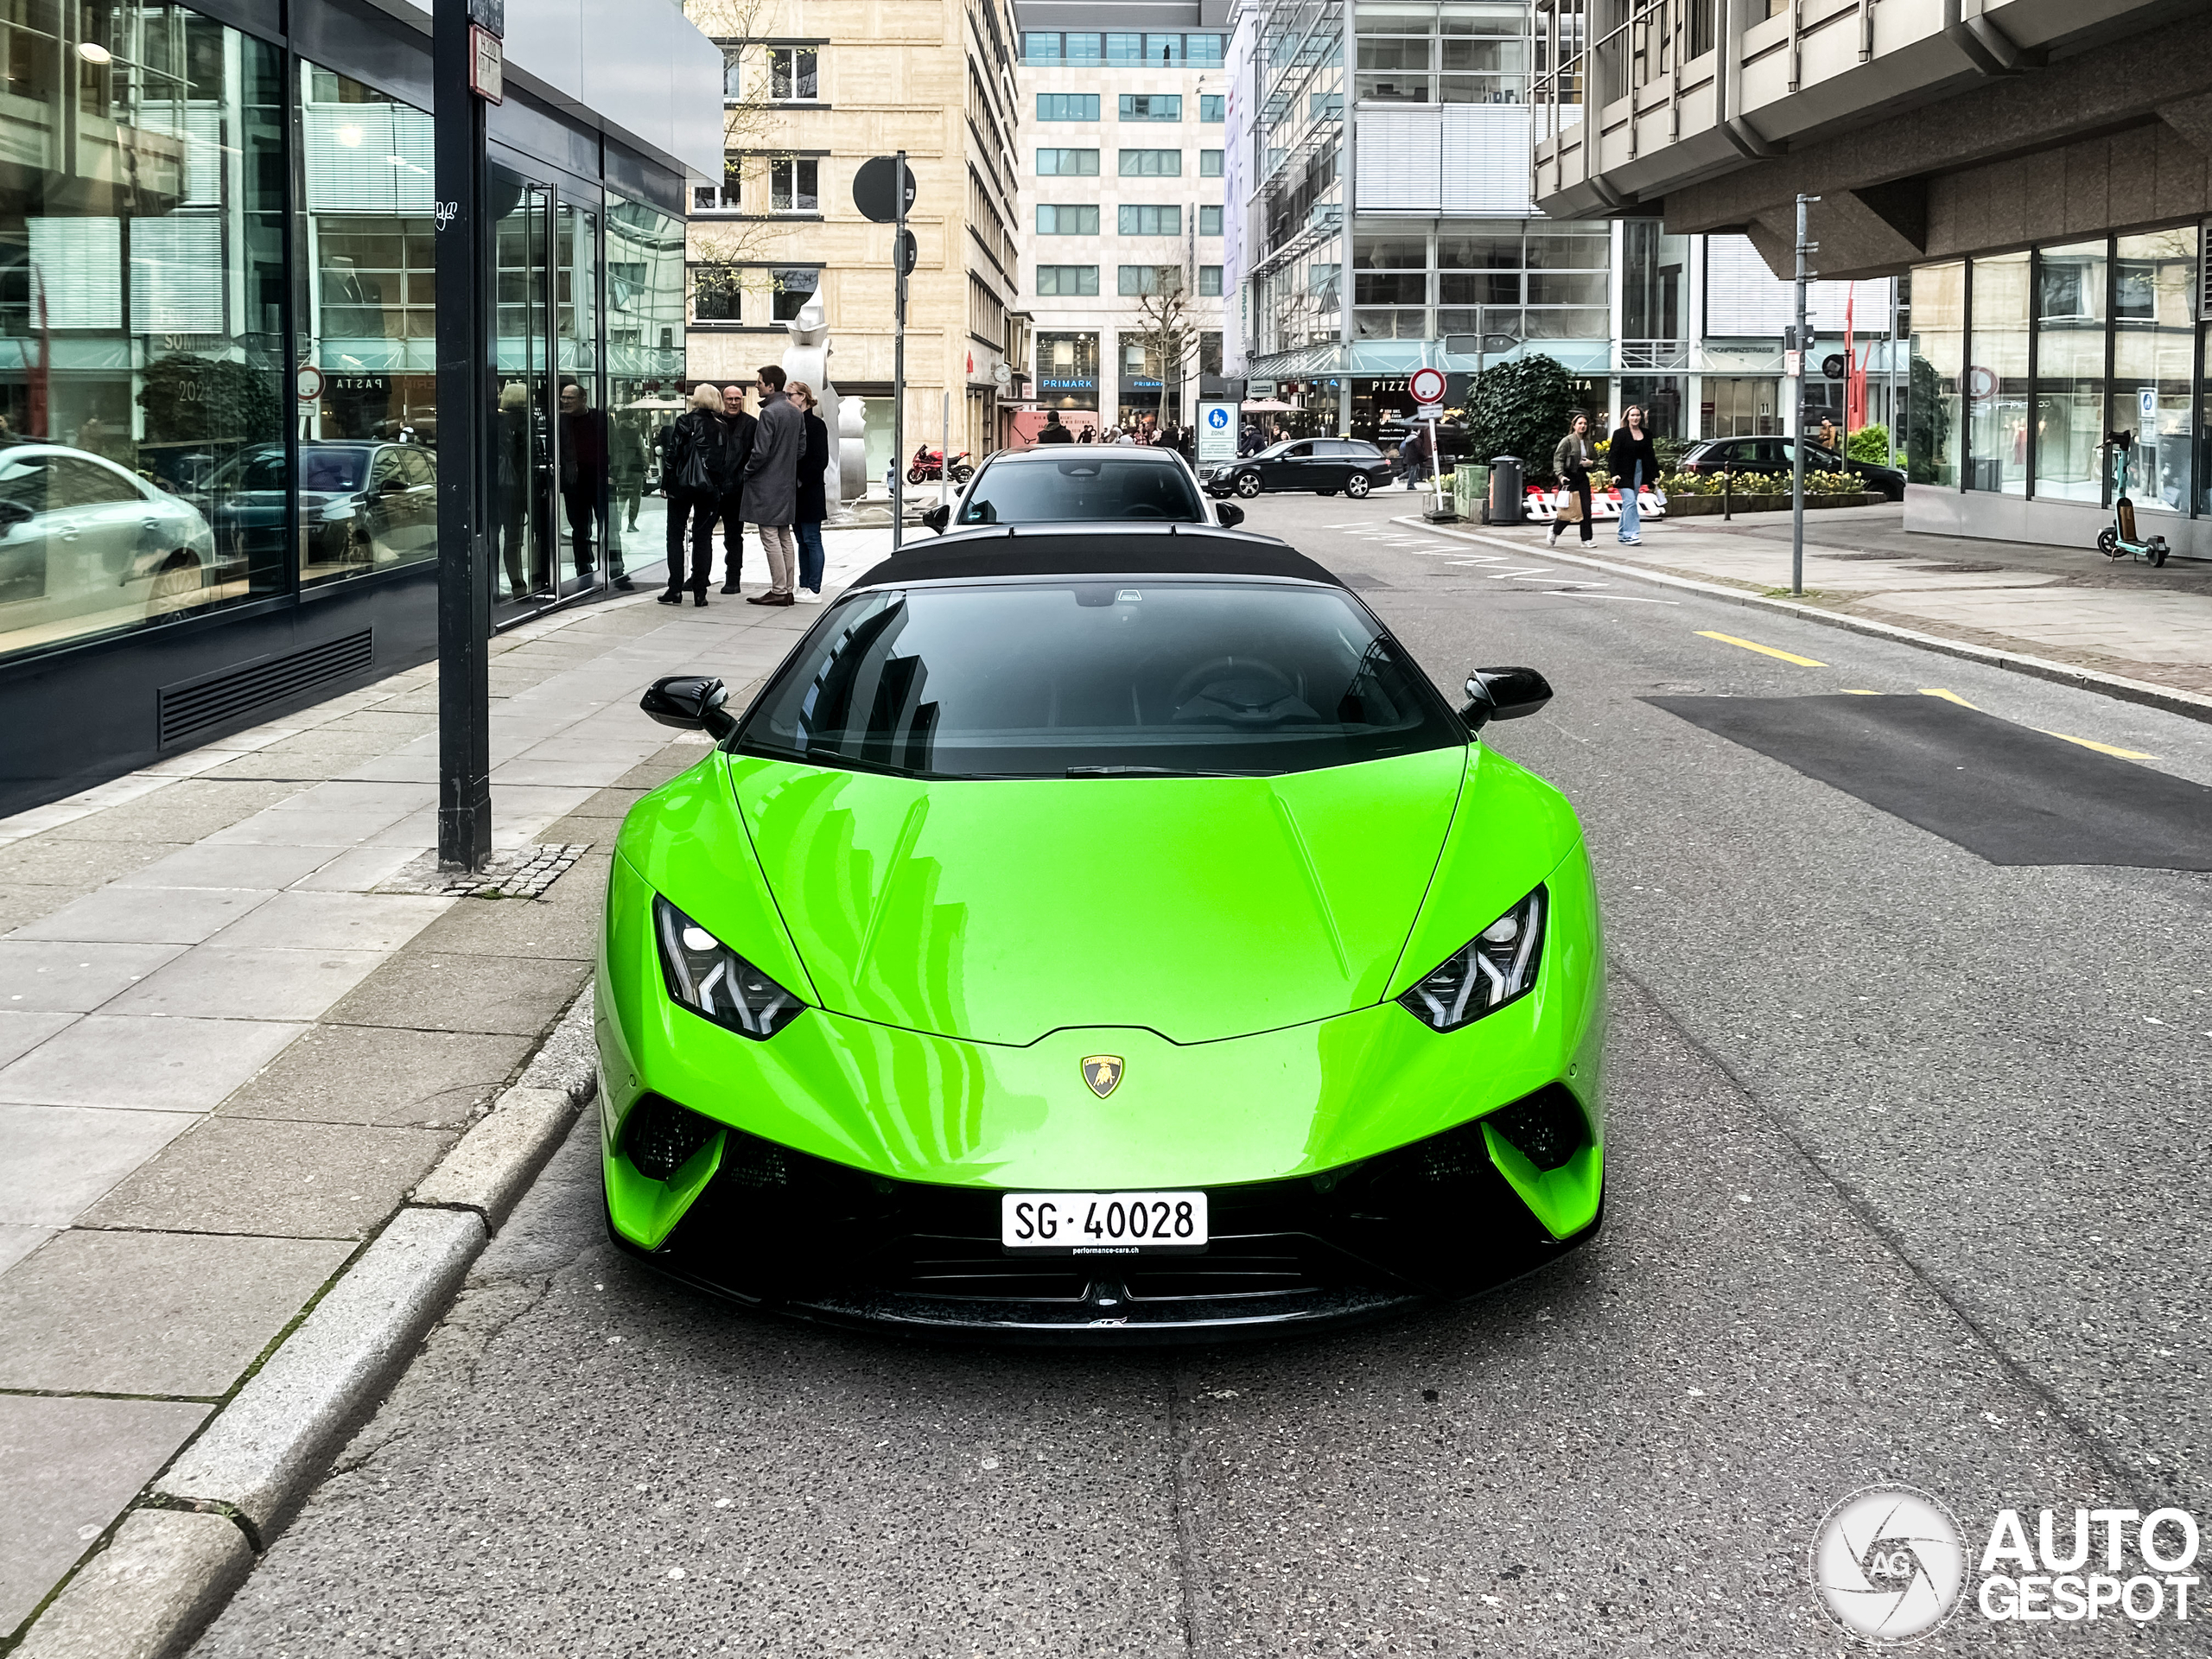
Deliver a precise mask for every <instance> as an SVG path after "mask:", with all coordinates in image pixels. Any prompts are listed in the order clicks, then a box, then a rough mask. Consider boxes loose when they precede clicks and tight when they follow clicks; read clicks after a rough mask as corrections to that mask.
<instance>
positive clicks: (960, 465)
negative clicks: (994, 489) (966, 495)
mask: <svg viewBox="0 0 2212 1659" xmlns="http://www.w3.org/2000/svg"><path fill="white" fill-rule="evenodd" d="M975 476H976V469H975V468H974V467H970V466H969V464H968V452H967V451H966V450H965V449H963V450H962V451H961V452H960V453H959V454H957V455H955V456H954V457H953V458H952V481H953V482H954V483H956V484H965V483H966V482H967V481H968V480H969V479H971V478H973V477H975ZM943 477H944V450H942V449H932V448H930V447H929V445H927V444H924V445H923V446H922V447H921V448H918V449H917V450H915V451H914V464H913V465H912V466H911V467H908V468H907V469H906V481H907V482H908V483H909V484H928V483H932V482H934V481H936V480H938V479H941V478H943Z"/></svg>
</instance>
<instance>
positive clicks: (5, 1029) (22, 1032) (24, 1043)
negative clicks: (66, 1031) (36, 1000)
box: [0, 1008, 77, 1065]
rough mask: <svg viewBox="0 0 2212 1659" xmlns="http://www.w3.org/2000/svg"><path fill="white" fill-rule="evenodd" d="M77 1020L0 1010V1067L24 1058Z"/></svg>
mask: <svg viewBox="0 0 2212 1659" xmlns="http://www.w3.org/2000/svg"><path fill="white" fill-rule="evenodd" d="M76 1019H77V1016H76V1015H75V1014H24V1013H20V1012H17V1011H16V1010H13V1009H8V1008H0V1065H7V1064H8V1063H9V1062H10V1060H16V1059H20V1058H22V1057H23V1056H24V1055H26V1054H28V1053H29V1052H31V1050H33V1049H35V1048H36V1047H37V1046H39V1045H40V1044H41V1043H42V1042H44V1041H45V1040H46V1039H48V1038H49V1037H51V1036H53V1035H54V1033H56V1032H57V1031H60V1030H61V1029H62V1027H65V1026H69V1025H73V1024H74V1023H75V1021H76Z"/></svg>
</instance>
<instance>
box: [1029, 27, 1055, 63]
mask: <svg viewBox="0 0 2212 1659" xmlns="http://www.w3.org/2000/svg"><path fill="white" fill-rule="evenodd" d="M1021 60H1022V62H1024V63H1026V64H1036V65H1039V66H1040V67H1049V66H1051V65H1052V64H1056V63H1058V62H1059V61H1060V36H1059V33H1058V30H1049V31H1046V32H1042V33H1040V32H1039V31H1038V30H1036V29H1031V30H1029V31H1028V32H1027V33H1026V34H1025V35H1022V37H1021Z"/></svg>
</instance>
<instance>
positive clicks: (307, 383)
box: [299, 363, 322, 404]
mask: <svg viewBox="0 0 2212 1659" xmlns="http://www.w3.org/2000/svg"><path fill="white" fill-rule="evenodd" d="M299 385H300V401H301V402H302V403H303V404H311V403H313V402H315V399H316V398H318V397H321V396H322V371H321V369H318V368H317V367H315V365H314V364H312V363H302V364H301V365H300V375H299Z"/></svg>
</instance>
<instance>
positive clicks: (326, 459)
mask: <svg viewBox="0 0 2212 1659" xmlns="http://www.w3.org/2000/svg"><path fill="white" fill-rule="evenodd" d="M368 461H369V452H368V451H367V450H366V449H365V448H360V449H356V448H340V447H338V446H336V445H334V444H320V443H303V444H302V445H301V446H300V487H301V488H302V489H303V490H316V491H321V492H325V493H340V492H343V493H352V492H353V491H355V490H358V489H359V488H360V487H361V473H362V470H363V469H364V468H365V467H366V466H367V465H368Z"/></svg>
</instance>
